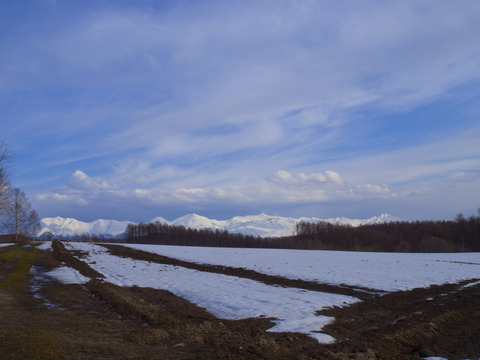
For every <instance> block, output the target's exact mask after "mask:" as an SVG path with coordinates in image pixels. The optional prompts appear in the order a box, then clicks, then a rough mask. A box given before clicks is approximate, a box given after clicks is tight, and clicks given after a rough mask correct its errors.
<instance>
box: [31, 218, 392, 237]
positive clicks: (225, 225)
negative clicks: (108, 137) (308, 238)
mask: <svg viewBox="0 0 480 360" xmlns="http://www.w3.org/2000/svg"><path fill="white" fill-rule="evenodd" d="M157 221H159V222H160V223H165V224H172V225H176V226H185V227H186V228H192V229H212V230H216V229H218V230H227V231H228V232H230V233H238V234H244V235H254V236H262V237H280V236H289V235H293V234H294V230H295V225H296V224H297V223H298V222H300V221H306V222H313V223H315V222H321V221H323V222H328V223H331V224H340V225H350V226H361V225H369V224H381V223H387V222H396V221H401V219H399V218H397V217H395V216H392V215H389V214H381V215H379V216H373V217H371V218H369V219H363V220H361V219H348V218H345V217H337V218H329V219H319V218H314V217H311V218H307V217H302V218H292V217H282V216H272V215H268V214H265V213H261V214H258V215H247V216H235V217H233V218H231V219H229V220H215V219H209V218H207V217H205V216H202V215H198V214H195V213H191V214H187V215H184V216H182V217H179V218H177V219H175V220H173V221H171V222H170V221H167V220H165V219H164V218H162V217H156V218H154V219H152V220H151V221H150V222H157ZM41 223H42V229H41V230H40V233H39V236H41V235H42V234H46V233H48V232H51V233H52V234H53V235H54V236H64V237H75V236H81V235H83V234H88V235H97V236H104V237H107V238H108V237H118V236H122V235H123V234H124V232H125V229H126V227H127V225H128V224H130V223H133V222H131V221H117V220H104V219H98V220H95V221H92V222H88V223H87V222H83V221H78V220H75V219H72V218H62V217H59V216H57V217H54V218H44V219H42V221H41Z"/></svg>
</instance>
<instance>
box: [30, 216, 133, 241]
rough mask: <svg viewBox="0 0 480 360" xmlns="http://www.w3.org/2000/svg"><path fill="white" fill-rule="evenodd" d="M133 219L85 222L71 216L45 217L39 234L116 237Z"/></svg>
mask: <svg viewBox="0 0 480 360" xmlns="http://www.w3.org/2000/svg"><path fill="white" fill-rule="evenodd" d="M130 223H132V222H131V221H117V220H103V219H98V220H95V221H92V222H83V221H79V220H75V219H71V218H62V217H60V216H57V217H54V218H44V219H42V220H41V226H42V229H41V230H40V232H39V233H38V234H37V235H38V236H41V235H43V234H45V233H48V232H51V233H52V234H53V235H57V236H67V237H68V236H75V235H83V234H90V235H104V236H110V237H115V236H118V235H121V234H123V233H124V232H125V229H126V228H127V225H128V224H130Z"/></svg>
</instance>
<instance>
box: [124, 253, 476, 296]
mask: <svg viewBox="0 0 480 360" xmlns="http://www.w3.org/2000/svg"><path fill="white" fill-rule="evenodd" d="M127 246H130V247H132V248H135V249H140V250H144V251H149V252H154V253H157V254H161V255H165V256H169V257H173V258H176V259H181V260H186V261H191V262H196V263H202V264H212V265H223V266H231V267H240V268H245V269H251V270H255V271H257V272H260V273H264V274H268V275H280V276H283V277H286V278H290V279H302V280H312V281H317V282H320V283H329V284H345V285H352V286H360V287H367V288H371V289H377V290H385V291H396V290H410V289H413V288H417V287H427V286H430V285H433V284H437V285H438V284H443V283H454V282H458V281H461V280H466V279H471V278H480V253H453V254H405V253H372V252H348V251H318V250H284V249H238V248H207V247H186V246H159V245H139V244H134V245H127Z"/></svg>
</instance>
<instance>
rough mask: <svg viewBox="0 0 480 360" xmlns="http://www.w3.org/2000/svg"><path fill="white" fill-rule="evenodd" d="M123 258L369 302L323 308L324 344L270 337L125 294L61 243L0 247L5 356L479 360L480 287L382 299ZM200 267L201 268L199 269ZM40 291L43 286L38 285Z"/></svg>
mask: <svg viewBox="0 0 480 360" xmlns="http://www.w3.org/2000/svg"><path fill="white" fill-rule="evenodd" d="M108 249H109V250H110V251H111V252H112V253H114V254H116V255H118V256H126V257H132V258H135V259H143V260H147V261H155V262H160V263H166V264H172V263H173V264H175V265H177V266H185V267H190V268H196V269H197V270H200V271H210V272H217V273H223V274H229V275H233V276H240V277H247V278H250V279H253V280H257V281H262V282H265V283H269V284H277V285H281V286H287V287H298V288H305V289H309V290H314V291H324V292H332V293H339V294H346V295H351V296H356V297H358V298H361V299H362V300H363V301H361V302H358V303H356V304H353V305H351V306H348V307H345V308H334V309H327V310H323V311H321V312H320V313H321V314H322V315H328V316H333V317H335V319H336V321H335V322H334V323H332V324H330V325H328V326H327V327H326V328H324V332H325V333H328V334H329V335H331V336H333V337H334V338H336V339H337V342H336V343H334V344H331V345H322V344H319V343H317V342H316V341H315V340H314V339H312V338H310V337H308V336H306V335H302V334H296V333H270V332H265V330H266V329H268V328H269V327H271V326H273V323H272V322H271V321H270V320H269V319H264V318H257V319H246V320H236V321H232V320H222V319H217V318H215V317H214V316H213V315H211V314H209V313H208V312H207V311H205V310H204V309H202V308H199V307H197V306H195V305H194V304H191V303H189V302H188V301H186V300H184V299H182V298H179V297H178V296H176V295H174V294H172V293H170V292H168V291H163V290H155V289H150V288H139V287H132V288H122V287H119V286H116V285H113V284H110V283H108V282H105V281H104V280H102V275H101V274H99V273H98V272H95V271H94V270H93V269H91V268H90V267H89V266H88V265H87V264H86V263H85V262H83V261H81V255H82V254H80V253H75V254H74V255H75V256H72V253H71V252H69V251H68V250H66V249H65V247H64V246H63V244H61V243H58V242H56V243H55V245H54V252H53V253H52V252H50V251H42V250H37V249H36V248H34V247H30V248H18V247H4V248H0V318H1V319H2V326H1V328H0V349H1V354H0V358H2V359H54V358H59V359H62V358H65V359H190V358H192V359H421V358H422V357H426V356H443V357H445V358H448V359H465V358H469V359H477V358H479V357H480V296H479V295H480V285H479V284H476V285H472V286H465V285H468V284H467V283H465V284H451V285H442V286H434V287H431V288H428V289H416V290H413V291H408V292H395V293H390V294H385V295H383V296H378V295H374V294H373V293H372V292H371V291H369V289H361V288H354V287H336V286H332V285H328V284H315V283H310V282H306V281H301V280H298V281H297V280H287V279H283V278H280V277H273V276H268V275H264V274H259V273H256V272H253V271H247V270H244V269H235V268H228V267H216V266H208V265H198V264H193V263H188V262H179V261H178V260H175V259H170V258H166V257H160V256H158V255H153V254H150V253H145V252H142V251H138V250H132V249H129V248H126V247H122V246H108ZM61 263H64V264H67V265H69V266H72V267H75V268H77V269H78V270H79V271H80V272H82V273H83V274H84V275H85V276H87V277H89V278H91V279H92V280H91V281H89V282H88V283H86V284H85V285H84V286H83V285H76V284H74V285H63V284H59V283H57V282H55V281H53V280H48V279H44V280H43V281H42V283H41V284H34V282H35V280H34V278H33V277H32V275H31V269H32V268H33V269H34V270H35V272H42V271H46V270H49V269H52V268H55V267H58V266H59V265H60V264H61ZM199 266H200V267H201V268H198V267H199ZM32 285H35V286H33V287H32Z"/></svg>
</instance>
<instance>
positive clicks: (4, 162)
mask: <svg viewBox="0 0 480 360" xmlns="http://www.w3.org/2000/svg"><path fill="white" fill-rule="evenodd" d="M11 159H12V152H11V150H10V148H9V147H8V146H7V145H6V144H5V142H4V141H3V140H0V215H1V214H2V213H3V212H4V211H5V210H6V208H7V206H8V203H9V201H8V195H9V194H8V193H9V188H10V181H9V180H10V172H11V168H12V163H11Z"/></svg>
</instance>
